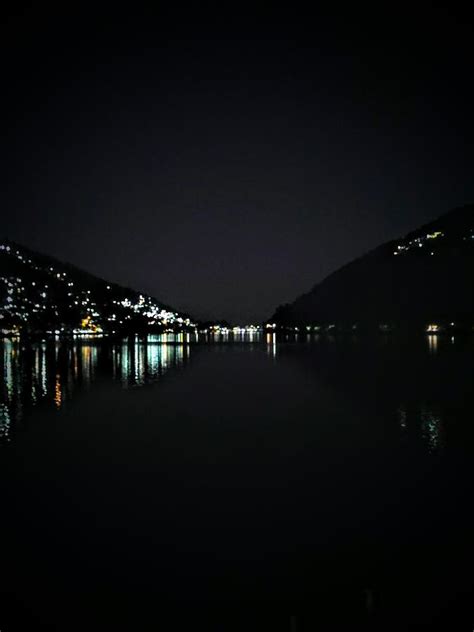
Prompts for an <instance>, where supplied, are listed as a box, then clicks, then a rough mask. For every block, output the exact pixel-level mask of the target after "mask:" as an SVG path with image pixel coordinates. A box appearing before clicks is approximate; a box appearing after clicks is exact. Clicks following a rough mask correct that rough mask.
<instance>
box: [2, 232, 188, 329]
mask: <svg viewBox="0 0 474 632" xmlns="http://www.w3.org/2000/svg"><path fill="white" fill-rule="evenodd" d="M193 327H194V323H193V322H192V321H191V319H190V317H189V316H188V315H187V314H182V313H179V312H178V311H176V310H174V309H172V308H171V307H169V306H167V305H164V304H163V303H161V302H159V301H157V300H156V299H154V298H153V297H151V296H148V295H146V294H141V293H139V292H136V291H134V290H131V289H129V288H125V287H122V286H120V285H117V284H116V283H110V282H108V281H104V280H103V279H100V278H98V277H96V276H94V275H92V274H89V273H88V272H85V271H83V270H81V269H79V268H77V267H75V266H72V265H70V264H67V263H63V262H60V261H58V260H57V259H53V258H52V257H47V256H45V255H42V254H39V253H36V252H33V251H31V250H28V249H26V248H24V247H22V246H19V245H18V244H15V243H13V242H10V241H3V242H0V330H2V331H3V332H4V333H11V332H14V333H32V334H34V333H66V334H67V333H73V334H84V335H98V334H109V333H111V334H120V333H142V332H147V331H166V330H172V331H175V330H183V329H189V328H193Z"/></svg>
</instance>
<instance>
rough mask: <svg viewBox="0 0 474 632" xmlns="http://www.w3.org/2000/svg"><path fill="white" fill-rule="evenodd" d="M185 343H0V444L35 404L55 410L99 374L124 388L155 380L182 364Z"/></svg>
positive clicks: (153, 339)
mask: <svg viewBox="0 0 474 632" xmlns="http://www.w3.org/2000/svg"><path fill="white" fill-rule="evenodd" d="M189 342H190V339H189V336H187V335H186V334H180V335H177V336H174V335H171V334H165V335H163V336H149V337H148V339H147V340H140V339H138V338H135V339H133V340H131V341H130V340H129V341H123V342H121V343H119V344H112V345H107V344H105V345H104V344H103V343H100V342H99V343H97V342H95V341H87V340H84V341H80V342H74V343H61V342H58V341H54V340H51V341H49V342H47V343H46V342H41V343H36V344H33V345H31V346H29V347H23V346H22V344H21V343H20V341H9V340H6V341H4V342H2V344H1V347H0V348H1V358H0V359H1V365H0V372H1V377H2V379H1V390H0V442H9V441H10V440H11V432H12V427H13V426H14V425H17V426H21V424H22V422H23V419H24V416H25V412H26V411H28V410H30V409H31V408H33V407H34V406H37V405H39V404H41V405H45V406H48V407H50V408H53V409H56V410H59V409H61V407H62V406H63V405H64V404H65V403H66V402H67V401H68V400H70V399H72V397H73V394H74V391H75V390H76V389H78V388H80V389H86V390H87V389H89V388H90V387H91V385H92V384H93V382H94V381H95V380H96V378H97V376H98V374H99V373H101V374H103V375H105V376H106V377H109V376H110V375H112V376H113V379H114V380H116V381H119V382H120V383H121V385H122V386H123V387H124V388H132V387H137V386H143V385H145V384H149V383H152V382H155V381H156V380H159V379H160V378H161V377H162V376H163V375H164V374H165V373H166V372H167V371H169V370H171V369H173V368H176V367H180V366H182V365H184V364H185V363H186V362H187V361H188V359H189V355H190V346H189V344H188V343H189Z"/></svg>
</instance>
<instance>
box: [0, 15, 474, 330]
mask: <svg viewBox="0 0 474 632" xmlns="http://www.w3.org/2000/svg"><path fill="white" fill-rule="evenodd" d="M43 11H44V9H36V10H34V9H28V8H25V9H23V10H22V12H21V13H20V12H18V13H17V14H15V15H13V14H11V15H5V16H4V17H3V23H2V32H1V34H0V35H1V38H0V39H1V48H2V51H1V52H2V76H1V80H2V88H3V89H2V92H3V94H4V97H3V105H4V115H3V116H2V124H1V125H2V129H1V131H2V139H3V141H2V159H3V168H2V171H3V174H4V185H3V186H2V192H1V196H2V199H1V208H2V222H1V224H2V228H1V232H2V233H3V234H4V235H5V236H7V237H9V238H10V239H13V240H16V241H19V242H20V243H23V244H24V245H26V246H29V247H31V248H34V249H37V250H40V251H43V252H45V253H47V254H51V255H54V256H57V257H59V258H61V259H64V260H68V261H71V262H72V263H75V264H76V265H79V266H81V267H84V268H86V269H87V270H89V271H91V272H93V273H95V274H98V275H100V276H102V277H104V278H107V279H111V280H113V281H116V282H119V283H123V284H127V285H130V286H132V287H134V288H136V289H140V290H144V291H147V292H149V293H151V294H153V295H155V296H157V297H158V298H160V299H162V300H163V301H165V302H167V303H169V304H171V305H174V306H176V307H178V308H181V309H185V310H188V311H189V312H191V313H192V314H193V315H195V316H197V317H201V318H205V317H215V318H218V317H219V318H227V319H229V320H231V321H234V322H244V321H246V322H251V321H252V320H262V319H264V318H266V317H268V316H270V315H271V313H272V312H273V310H274V308H275V307H276V306H277V305H278V304H280V303H282V302H286V301H289V300H292V299H293V298H295V297H296V296H297V295H298V294H300V293H302V292H304V291H307V290H309V289H310V288H311V287H312V286H313V285H314V284H315V283H316V282H317V281H319V280H321V279H322V278H323V277H324V276H326V275H327V274H328V273H330V272H331V271H333V270H334V269H336V268H337V267H339V266H340V265H342V264H344V263H345V262H347V261H348V260H350V259H352V258H354V257H355V256H358V255H360V254H363V253H364V252H366V251H367V250H369V249H370V248H372V247H375V246H377V245H378V244H379V243H380V242H383V241H386V240H388V239H391V238H393V237H396V236H398V235H399V234H403V233H404V232H407V231H408V230H410V229H412V228H415V227H416V226H418V225H419V224H420V223H422V222H425V221H429V220H431V219H433V218H434V217H436V216H437V215H439V214H441V213H443V212H444V211H447V210H449V209H450V208H453V207H455V206H458V205H461V204H464V203H468V202H473V201H474V178H473V163H474V159H473V149H472V148H473V147H474V144H473V141H474V126H473V122H472V118H473V115H474V114H473V113H474V103H473V98H472V96H471V88H472V74H473V73H472V59H471V57H472V53H473V50H472V48H473V45H472V41H473V29H472V23H471V22H469V20H468V18H467V16H465V15H462V14H454V13H449V14H447V13H445V12H443V11H436V12H429V11H428V12H424V13H423V14H421V13H420V14H418V15H416V14H414V13H406V14H402V13H399V12H398V13H397V9H396V7H395V5H393V9H388V10H386V12H384V13H377V14H373V13H371V14H369V13H366V14H364V13H361V12H360V11H358V12H357V13H356V14H352V15H351V14H347V12H344V11H343V9H342V7H341V8H340V9H339V10H337V7H336V10H335V11H334V13H333V14H332V15H331V14H322V13H321V14H319V15H312V16H311V15H309V14H308V15H307V16H305V15H300V16H298V21H296V20H294V19H293V18H292V16H288V15H285V14H280V15H276V14H271V13H268V14H267V13H262V14H260V15H258V14H256V13H255V12H253V13H252V14H249V15H248V16H247V15H234V16H225V15H224V14H222V15H220V16H218V15H214V16H213V18H212V20H211V19H209V18H208V17H207V16H204V15H190V14H189V13H186V11H185V9H184V8H183V10H182V14H181V15H164V14H161V15H159V16H158V17H156V16H153V15H136V14H134V15H130V14H126V13H124V14H116V13H110V12H109V13H106V12H103V13H100V12H99V11H97V10H96V11H94V12H91V13H86V12H85V11H84V12H82V13H76V14H72V13H70V14H67V13H63V14H60V15H58V14H57V13H50V14H47V13H43Z"/></svg>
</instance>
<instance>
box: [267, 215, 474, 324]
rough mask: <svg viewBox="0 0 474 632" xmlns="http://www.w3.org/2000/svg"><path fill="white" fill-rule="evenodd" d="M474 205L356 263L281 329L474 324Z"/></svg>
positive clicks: (293, 307)
mask: <svg viewBox="0 0 474 632" xmlns="http://www.w3.org/2000/svg"><path fill="white" fill-rule="evenodd" d="M473 287H474V205H469V206H464V207H461V208H456V209H454V210H452V211H450V212H449V213H446V214H445V215H442V216H441V217H439V218H438V219H436V220H435V221H433V222H430V223H429V224H425V225H424V226H421V227H420V228H418V229H417V230H414V231H413V232H411V233H409V234H408V235H406V236H405V237H401V238H400V239H396V240H394V241H391V242H388V243H385V244H383V245H381V246H379V247H378V248H376V249H375V250H372V251H371V252H369V253H367V254H366V255H364V256H362V257H360V258H358V259H355V260H354V261H351V262H350V263H348V264H347V265H345V266H343V267H342V268H340V269H339V270H337V271H336V272H334V273H333V274H331V275H330V276H328V277H327V278H326V279H324V280H323V281H322V282H321V283H318V284H317V285H315V286H314V287H313V289H312V290H311V291H309V292H308V293H307V294H303V295H302V296H300V297H298V298H297V299H296V300H295V301H294V302H293V303H290V304H287V305H282V306H280V307H278V308H277V310H276V312H275V314H274V315H273V317H272V318H271V319H270V321H273V322H276V323H278V324H279V325H307V324H319V325H329V324H334V325H335V326H336V327H337V326H338V327H342V328H347V327H353V326H358V327H364V326H368V327H373V326H385V327H387V326H388V327H390V326H394V327H401V328H404V327H407V328H412V327H420V326H426V325H427V324H428V323H432V322H433V323H441V324H444V325H445V324H447V323H451V322H455V323H456V324H459V325H461V326H463V327H466V326H467V327H469V328H471V327H472V325H473V324H474V292H473Z"/></svg>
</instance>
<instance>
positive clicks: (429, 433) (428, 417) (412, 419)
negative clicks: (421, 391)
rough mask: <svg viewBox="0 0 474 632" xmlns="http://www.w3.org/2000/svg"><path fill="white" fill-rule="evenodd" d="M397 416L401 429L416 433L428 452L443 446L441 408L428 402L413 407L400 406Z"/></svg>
mask: <svg viewBox="0 0 474 632" xmlns="http://www.w3.org/2000/svg"><path fill="white" fill-rule="evenodd" d="M397 417H398V424H399V426H400V429H401V430H402V431H404V432H408V431H410V432H411V433H413V432H414V433H416V435H417V436H419V437H420V438H421V439H422V441H423V443H424V444H425V446H426V448H427V450H428V452H436V451H437V450H440V449H441V448H442V447H443V420H442V415H441V413H440V411H439V410H436V409H435V408H434V407H432V406H427V405H426V404H422V405H420V406H415V407H413V409H409V408H408V407H405V406H400V407H399V408H398V410H397Z"/></svg>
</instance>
